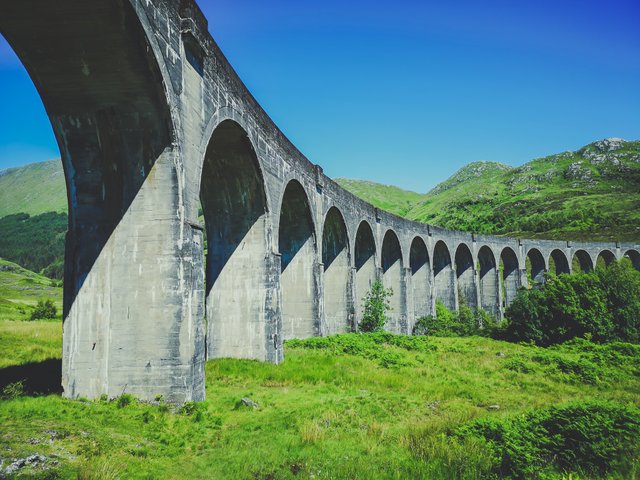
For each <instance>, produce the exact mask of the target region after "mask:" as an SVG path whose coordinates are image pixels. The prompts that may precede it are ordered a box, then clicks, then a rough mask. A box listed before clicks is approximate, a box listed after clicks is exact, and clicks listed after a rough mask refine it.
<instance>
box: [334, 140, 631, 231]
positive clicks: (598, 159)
mask: <svg viewBox="0 0 640 480" xmlns="http://www.w3.org/2000/svg"><path fill="white" fill-rule="evenodd" d="M337 182H338V183H339V184H340V185H342V186H343V187H344V188H345V189H347V190H349V191H351V192H352V193H353V194H355V195H357V196H360V197H361V198H363V199H365V200H367V201H369V202H371V203H372V204H374V205H375V206H377V207H378V208H383V209H386V210H388V211H391V212H392V213H396V214H399V215H401V216H403V217H406V218H408V219H411V220H416V221H420V222H425V223H431V224H433V225H438V226H441V227H445V228H451V229H456V230H464V231H469V232H476V233H487V234H488V233H493V234H501V235H512V236H519V237H532V238H549V239H567V240H621V241H633V240H635V241H637V240H638V239H640V141H625V140H623V139H620V138H608V139H604V140H600V141H597V142H593V143H591V144H589V145H586V146H584V147H582V148H581V149H579V150H577V151H575V152H571V151H568V152H563V153H559V154H555V155H549V156H547V157H543V158H538V159H535V160H532V161H530V162H528V163H526V164H524V165H522V166H520V167H515V168H514V167H509V166H507V165H503V164H500V163H496V162H474V163H471V164H469V165H466V166H464V167H463V168H461V169H460V170H459V171H458V172H456V173H455V174H454V175H452V176H451V177H450V178H449V179H447V180H445V181H444V182H442V183H440V184H439V185H437V186H436V187H435V188H433V189H432V190H431V191H430V192H428V193H427V194H424V195H418V199H417V200H416V197H415V195H416V194H415V193H414V192H407V191H402V190H399V189H397V188H396V187H393V188H394V189H393V191H392V192H391V193H390V194H389V195H385V191H386V190H387V189H388V187H385V186H383V185H379V184H374V183H373V182H366V183H362V182H359V181H357V180H345V179H338V180H337ZM367 189H368V190H369V191H375V192H376V194H375V195H374V196H372V195H365V194H362V193H361V192H362V191H363V190H367ZM379 199H381V201H379ZM394 199H399V202H400V203H399V204H396V205H395V206H394V208H392V209H389V208H385V204H388V203H393V201H394ZM407 204H409V206H408V207H407Z"/></svg>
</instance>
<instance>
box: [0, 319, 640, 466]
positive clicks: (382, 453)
mask: <svg viewBox="0 0 640 480" xmlns="http://www.w3.org/2000/svg"><path fill="white" fill-rule="evenodd" d="M34 325H35V324H33V323H28V322H11V321H0V342H1V343H0V347H1V348H0V352H3V356H2V357H1V358H0V361H1V362H2V365H7V364H8V363H11V362H12V361H13V363H15V364H19V363H21V362H26V361H29V358H26V357H25V356H21V357H18V358H16V357H13V356H12V354H11V353H9V349H8V348H7V346H8V344H10V345H12V346H16V347H17V346H19V345H32V346H33V345H35V347H36V348H34V349H35V351H37V355H38V356H37V358H38V359H42V358H46V357H47V356H49V357H58V358H59V355H60V343H59V339H60V325H59V324H56V325H55V328H53V327H52V324H50V323H47V324H44V326H43V328H42V329H41V330H40V331H41V334H39V335H35V334H34V330H37V329H34ZM323 341H325V342H326V340H323ZM331 341H332V340H329V342H331ZM419 341H420V342H422V343H421V344H419V345H421V347H420V348H418V349H416V350H406V349H403V348H399V347H396V346H391V345H388V344H387V345H378V346H376V347H375V349H376V351H378V352H382V354H381V355H380V356H378V357H377V358H364V357H363V356H356V355H348V354H344V353H336V352H335V351H333V350H332V349H331V348H329V349H315V348H309V346H307V347H306V348H305V347H303V346H297V347H292V346H288V347H287V352H286V361H285V362H284V364H282V365H272V364H266V363H259V362H255V361H242V360H215V361H209V362H208V363H207V367H206V384H207V400H206V401H205V402H204V403H203V404H201V405H200V406H199V407H198V410H199V411H200V413H198V414H192V415H186V414H179V413H171V412H169V411H167V409H166V408H164V407H162V406H158V405H142V404H136V403H134V404H131V405H129V406H126V407H124V408H118V406H117V404H116V402H104V401H95V402H83V401H69V400H64V399H62V398H60V397H59V396H58V395H48V396H40V397H33V396H30V397H20V398H17V399H13V400H3V401H0V443H2V444H3V445H5V446H6V447H4V448H3V449H2V451H0V458H4V459H6V460H9V459H13V458H24V457H26V456H27V455H30V454H34V453H39V454H42V455H47V456H52V455H56V456H57V457H56V459H57V460H58V461H59V462H60V464H59V465H58V466H56V467H54V468H55V469H57V470H58V471H59V473H60V475H61V476H62V477H63V478H75V472H76V471H77V470H78V469H81V471H82V472H83V475H85V476H84V477H79V478H116V475H118V476H120V478H233V479H244V478H247V479H275V478H294V477H295V478H353V479H357V478H361V479H375V478H488V477H487V476H486V472H483V471H482V469H481V467H479V466H478V464H479V465H482V464H483V462H485V463H486V460H487V459H486V451H485V450H484V449H483V448H482V446H478V445H473V444H471V445H458V444H456V443H455V442H454V441H453V440H452V439H450V438H445V437H442V434H443V433H445V432H447V431H448V430H450V429H451V428H453V427H455V426H457V425H461V424H463V423H466V422H468V421H470V420H471V419H474V418H479V417H489V416H491V417H495V418H500V417H504V416H507V415H517V414H519V413H521V412H523V411H526V410H528V409H530V408H534V407H540V406H545V405H550V404H557V403H560V402H565V401H569V400H586V399H593V398H598V399H610V400H615V401H619V402H625V403H632V404H636V405H637V404H638V403H639V402H640V382H639V381H638V376H637V375H638V373H640V371H639V370H638V369H639V366H638V365H637V362H636V363H635V367H633V368H631V369H629V368H628V366H626V367H622V366H621V365H614V366H611V367H608V368H610V370H609V374H608V375H607V376H606V378H602V379H599V380H597V381H596V382H593V379H591V380H589V381H588V382H585V381H584V379H583V378H582V377H581V376H579V375H577V374H575V373H562V371H561V369H560V367H559V365H553V364H547V363H545V362H544V361H538V360H536V358H537V357H539V356H542V357H543V358H546V357H548V352H549V351H543V350H542V349H540V348H536V347H529V346H522V345H515V344H507V343H503V342H497V341H493V340H488V339H483V338H465V339H453V338H452V339H446V338H434V339H429V340H426V341H423V340H419ZM498 352H503V353H504V354H505V356H498V355H496V354H497V353H498ZM556 353H557V356H559V357H561V358H562V359H564V361H572V360H573V361H574V362H575V361H578V360H580V359H581V358H582V357H583V354H581V353H577V352H575V351H566V352H565V351H560V350H559V351H557V352H556ZM389 359H391V360H392V361H389ZM552 363H553V362H552ZM382 365H388V366H389V365H390V366H391V368H385V367H383V366H382ZM0 372H1V370H0ZM524 372H527V373H524ZM245 396H247V397H250V398H251V399H253V400H254V401H256V402H257V403H258V404H259V405H260V408H259V409H258V410H253V409H250V408H246V407H238V405H237V404H238V401H239V400H240V399H241V398H242V397H245ZM495 405H499V409H496V407H491V406H495ZM52 432H55V433H52ZM27 472H28V469H27V470H25V473H27ZM99 472H101V473H102V474H103V477H91V474H96V473H99ZM109 475H110V476H109ZM558 478H559V477H558ZM611 478H622V477H621V476H620V475H618V476H613V477H611Z"/></svg>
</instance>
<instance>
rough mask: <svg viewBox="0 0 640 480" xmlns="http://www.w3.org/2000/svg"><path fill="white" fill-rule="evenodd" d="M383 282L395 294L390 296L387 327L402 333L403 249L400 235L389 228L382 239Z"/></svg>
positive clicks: (389, 329)
mask: <svg viewBox="0 0 640 480" xmlns="http://www.w3.org/2000/svg"><path fill="white" fill-rule="evenodd" d="M381 253H382V282H383V283H384V286H385V288H391V289H392V290H393V295H392V296H391V298H389V304H390V306H391V310H390V311H389V312H388V315H387V316H388V318H389V321H388V322H387V325H385V328H386V329H387V330H388V331H390V332H394V333H402V325H401V322H402V316H403V313H404V312H403V302H402V293H403V292H402V270H403V265H402V249H401V248H400V241H399V240H398V235H396V233H395V232H394V231H393V230H391V229H389V230H387V231H386V233H385V234H384V239H383V240H382V252H381Z"/></svg>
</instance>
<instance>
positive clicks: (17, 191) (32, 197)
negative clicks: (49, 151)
mask: <svg viewBox="0 0 640 480" xmlns="http://www.w3.org/2000/svg"><path fill="white" fill-rule="evenodd" d="M66 188H67V187H66V186H65V181H64V173H63V171H62V162H60V160H50V161H48V162H41V163H34V164H31V165H26V166H24V167H18V168H10V169H8V170H3V171H2V172H0V218H2V217H4V216H6V215H11V214H13V213H28V214H29V215H38V214H41V213H45V212H66V211H67V193H66V192H67V190H66Z"/></svg>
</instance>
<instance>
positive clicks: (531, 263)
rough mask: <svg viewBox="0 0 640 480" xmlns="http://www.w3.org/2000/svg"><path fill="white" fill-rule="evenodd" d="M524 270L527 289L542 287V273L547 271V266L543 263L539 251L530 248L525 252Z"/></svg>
mask: <svg viewBox="0 0 640 480" xmlns="http://www.w3.org/2000/svg"><path fill="white" fill-rule="evenodd" d="M525 268H526V270H527V277H528V278H527V279H528V281H529V287H534V286H536V285H542V284H543V283H544V273H545V272H546V271H547V264H546V262H545V261H544V256H543V255H542V252H540V250H538V249H537V248H531V249H529V251H527V258H526V259H525Z"/></svg>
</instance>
